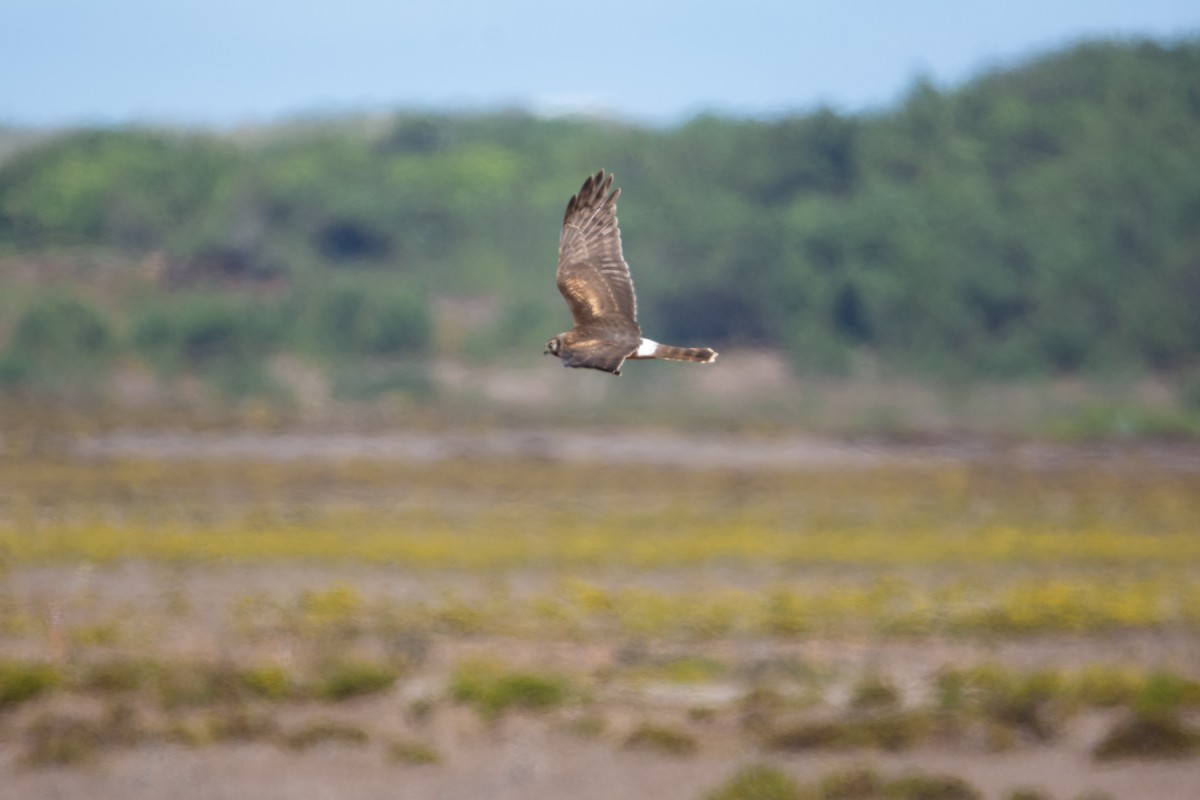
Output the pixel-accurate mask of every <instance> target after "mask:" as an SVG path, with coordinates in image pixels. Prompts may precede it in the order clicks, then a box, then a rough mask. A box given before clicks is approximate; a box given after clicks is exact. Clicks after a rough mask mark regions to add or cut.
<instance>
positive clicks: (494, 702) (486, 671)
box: [450, 661, 573, 718]
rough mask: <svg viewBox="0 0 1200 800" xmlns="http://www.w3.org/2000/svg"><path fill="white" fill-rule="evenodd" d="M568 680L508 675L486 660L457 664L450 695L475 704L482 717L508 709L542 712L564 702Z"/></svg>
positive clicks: (544, 675)
mask: <svg viewBox="0 0 1200 800" xmlns="http://www.w3.org/2000/svg"><path fill="white" fill-rule="evenodd" d="M572 693H573V688H572V685H571V681H570V680H569V679H567V678H566V677H564V676H562V675H556V674H552V673H534V672H509V671H507V670H506V669H505V668H504V667H503V666H501V665H498V664H495V663H492V662H486V661H473V662H467V663H465V664H461V665H459V667H458V669H456V670H455V673H454V676H453V677H452V678H451V681H450V695H451V697H453V698H454V699H455V700H457V701H459V702H463V703H472V704H474V705H475V706H476V707H477V708H478V709H479V711H480V713H482V714H483V715H484V716H485V717H488V718H494V717H497V716H499V715H500V714H502V713H504V712H505V711H506V710H507V709H509V708H524V709H530V710H534V711H544V710H548V709H551V708H556V707H558V706H561V705H562V704H563V703H565V702H566V701H567V700H568V699H569V698H570V697H571V695H572Z"/></svg>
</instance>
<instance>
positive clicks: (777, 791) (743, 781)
mask: <svg viewBox="0 0 1200 800" xmlns="http://www.w3.org/2000/svg"><path fill="white" fill-rule="evenodd" d="M704 800H801V794H800V786H799V785H798V784H797V783H796V781H795V780H793V779H792V776H791V775H788V774H787V773H786V772H784V771H783V770H781V769H779V768H778V767H775V766H772V765H770V764H748V765H746V766H744V767H742V768H741V769H739V770H738V771H737V772H736V773H734V775H733V777H732V778H730V779H729V780H728V781H726V782H725V783H723V784H722V785H721V786H719V787H717V788H716V789H714V790H712V791H711V792H708V793H707V794H705V795H704Z"/></svg>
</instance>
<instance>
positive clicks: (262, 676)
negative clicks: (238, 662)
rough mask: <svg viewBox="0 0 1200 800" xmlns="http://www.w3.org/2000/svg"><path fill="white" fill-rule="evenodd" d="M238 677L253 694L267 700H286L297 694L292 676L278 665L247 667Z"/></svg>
mask: <svg viewBox="0 0 1200 800" xmlns="http://www.w3.org/2000/svg"><path fill="white" fill-rule="evenodd" d="M238 677H239V679H240V680H241V682H242V686H244V687H245V688H246V689H247V690H248V691H249V692H250V693H251V694H254V695H257V696H258V697H262V698H265V699H267V700H286V699H287V698H289V697H292V696H294V695H295V693H296V685H295V682H294V681H293V680H292V676H291V675H289V674H288V672H287V670H285V669H284V668H283V667H281V666H279V665H278V664H265V665H263V666H258V667H246V668H245V669H243V670H241V671H240V672H239V673H238Z"/></svg>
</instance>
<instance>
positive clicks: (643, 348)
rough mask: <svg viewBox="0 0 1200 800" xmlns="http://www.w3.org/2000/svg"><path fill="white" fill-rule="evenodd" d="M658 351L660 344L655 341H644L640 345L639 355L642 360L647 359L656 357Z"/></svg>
mask: <svg viewBox="0 0 1200 800" xmlns="http://www.w3.org/2000/svg"><path fill="white" fill-rule="evenodd" d="M656 350H658V342H656V341H654V340H653V339H642V343H641V344H639V345H638V349H637V355H638V357H640V358H647V357H649V356H652V355H654V351H656Z"/></svg>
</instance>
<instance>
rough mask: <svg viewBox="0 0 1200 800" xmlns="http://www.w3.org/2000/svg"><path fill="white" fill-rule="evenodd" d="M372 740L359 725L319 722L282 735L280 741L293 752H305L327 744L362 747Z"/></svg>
mask: <svg viewBox="0 0 1200 800" xmlns="http://www.w3.org/2000/svg"><path fill="white" fill-rule="evenodd" d="M370 738H371V737H370V735H369V734H368V733H367V732H366V731H365V730H363V729H362V728H360V727H358V726H357V725H347V724H345V723H342V722H335V721H333V720H317V721H315V722H310V723H309V724H307V725H304V726H302V727H299V728H295V729H293V730H290V731H288V732H286V733H284V734H282V735H281V736H280V741H281V742H282V743H283V744H284V745H286V746H287V747H289V748H291V749H292V750H305V749H307V748H309V747H313V746H314V745H318V744H324V743H327V742H332V743H336V744H347V745H357V746H361V745H365V744H367V742H369V741H370Z"/></svg>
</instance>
